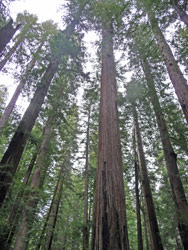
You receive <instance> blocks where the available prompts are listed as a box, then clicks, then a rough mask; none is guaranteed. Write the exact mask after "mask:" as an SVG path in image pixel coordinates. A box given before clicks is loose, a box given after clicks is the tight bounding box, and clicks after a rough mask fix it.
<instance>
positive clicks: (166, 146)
mask: <svg viewBox="0 0 188 250" xmlns="http://www.w3.org/2000/svg"><path fill="white" fill-rule="evenodd" d="M142 62H143V63H142V67H143V70H144V73H145V77H146V81H147V85H148V89H149V94H150V98H151V102H152V104H153V108H154V112H155V115H156V118H157V124H158V127H159V131H160V136H161V140H162V145H163V151H164V156H165V161H166V166H167V171H168V176H169V180H170V184H171V189H172V196H173V200H174V203H175V207H176V215H177V221H178V228H179V231H180V235H181V239H182V243H183V245H184V248H185V249H188V204H187V200H186V196H185V192H184V189H183V185H182V182H181V179H180V175H179V170H178V166H177V156H176V154H175V152H174V150H173V148H172V145H171V142H170V137H169V134H168V129H167V125H166V121H165V118H164V115H163V112H162V109H161V106H160V103H159V99H158V96H157V92H156V89H155V85H154V81H153V77H152V74H151V70H150V66H149V64H148V62H147V60H146V59H144V60H142Z"/></svg>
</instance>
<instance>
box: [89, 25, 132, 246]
mask: <svg viewBox="0 0 188 250" xmlns="http://www.w3.org/2000/svg"><path fill="white" fill-rule="evenodd" d="M112 36H113V31H112V25H111V24H109V25H108V27H104V28H103V31H102V78H101V100H100V115H99V145H98V169H97V177H96V197H95V208H94V222H93V235H92V250H128V249H129V242H128V232H127V221H126V209H125V193H124V183H123V169H122V158H121V146H120V132H119V124H118V111H117V104H116V100H117V91H116V79H115V64H114V55H113V39H112Z"/></svg>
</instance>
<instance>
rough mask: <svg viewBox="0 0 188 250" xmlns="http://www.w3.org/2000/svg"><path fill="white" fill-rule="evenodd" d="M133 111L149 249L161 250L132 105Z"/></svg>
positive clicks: (137, 124)
mask: <svg viewBox="0 0 188 250" xmlns="http://www.w3.org/2000/svg"><path fill="white" fill-rule="evenodd" d="M132 109H133V118H134V127H135V131H136V139H137V146H138V157H139V166H140V173H141V180H142V188H143V193H144V198H145V203H146V212H147V216H148V220H149V226H150V235H151V249H152V250H156V249H157V250H163V245H162V241H161V237H160V232H159V227H158V223H157V217H156V212H155V206H154V202H153V197H152V192H151V188H150V181H149V177H148V173H147V167H146V160H145V156H144V150H143V145H142V138H141V133H140V128H139V123H138V116H137V112H136V108H135V106H134V104H133V105H132Z"/></svg>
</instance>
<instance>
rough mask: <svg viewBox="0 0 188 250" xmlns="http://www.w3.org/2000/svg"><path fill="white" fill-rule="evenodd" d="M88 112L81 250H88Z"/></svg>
mask: <svg viewBox="0 0 188 250" xmlns="http://www.w3.org/2000/svg"><path fill="white" fill-rule="evenodd" d="M90 112H91V106H89V111H88V121H87V134H86V162H85V190H84V228H83V250H88V249H89V228H88V158H89V130H90Z"/></svg>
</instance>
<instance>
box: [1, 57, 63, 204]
mask: <svg viewBox="0 0 188 250" xmlns="http://www.w3.org/2000/svg"><path fill="white" fill-rule="evenodd" d="M58 64H59V60H54V61H53V62H51V63H50V64H49V65H48V68H47V70H46V73H45V74H44V76H43V77H42V81H41V83H40V84H39V85H38V87H37V89H36V91H35V94H34V96H33V99H32V100H31V102H30V104H29V107H28V108H27V110H26V112H25V114H24V116H23V118H22V120H21V122H20V125H19V126H18V128H17V130H16V132H15V134H14V136H13V138H12V140H11V142H10V144H9V146H8V148H7V150H6V152H5V154H4V156H3V158H2V160H1V162H0V194H1V195H0V206H1V205H2V203H3V201H4V199H5V196H6V193H7V191H8V189H9V187H10V185H11V183H12V179H13V176H14V175H15V172H16V169H17V167H18V164H19V161H20V159H21V156H22V153H23V151H24V147H25V145H26V142H27V140H28V137H29V135H30V132H31V130H32V128H33V126H34V124H35V120H36V119H37V117H38V114H39V112H40V109H41V106H42V104H43V102H44V98H45V96H46V94H47V91H48V88H49V86H50V83H51V80H52V78H53V77H54V74H55V73H56V71H57V69H58Z"/></svg>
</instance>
